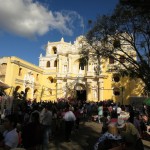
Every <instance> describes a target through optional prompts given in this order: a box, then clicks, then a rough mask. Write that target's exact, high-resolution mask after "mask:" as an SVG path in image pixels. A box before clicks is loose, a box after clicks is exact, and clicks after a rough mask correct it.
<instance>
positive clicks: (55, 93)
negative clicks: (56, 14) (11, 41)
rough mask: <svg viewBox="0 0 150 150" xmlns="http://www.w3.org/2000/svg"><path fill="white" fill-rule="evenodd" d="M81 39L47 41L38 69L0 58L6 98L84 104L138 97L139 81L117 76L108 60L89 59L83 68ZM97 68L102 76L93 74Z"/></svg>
mask: <svg viewBox="0 0 150 150" xmlns="http://www.w3.org/2000/svg"><path fill="white" fill-rule="evenodd" d="M80 40H81V37H78V38H77V39H76V40H75V41H74V43H73V44H72V43H70V42H65V41H64V39H63V38H62V39H61V40H60V41H58V42H48V43H47V45H46V49H45V55H43V54H40V57H39V66H35V65H33V64H31V63H30V62H27V61H25V60H22V59H20V58H17V57H15V56H11V57H2V58H0V80H2V81H3V82H5V83H6V84H8V85H9V86H10V87H9V88H8V89H7V90H6V93H7V94H8V95H12V94H13V93H14V91H15V92H18V93H21V91H23V92H24V93H25V94H26V98H27V99H29V100H34V99H36V100H37V101H38V102H39V101H53V102H54V101H57V100H58V99H68V98H69V99H78V100H86V101H95V102H97V101H102V100H108V99H111V100H114V101H116V102H120V103H124V104H128V103H129V99H130V97H138V96H141V93H142V87H143V86H142V82H141V81H140V80H135V79H132V80H131V79H129V78H127V77H124V78H123V77H119V76H117V74H116V73H115V71H114V68H115V67H117V65H118V64H117V63H115V62H113V61H112V60H111V59H108V60H102V61H103V63H102V64H97V61H94V60H91V61H89V62H88V64H87V65H86V66H84V65H83V64H82V63H81V62H80V61H79V59H80V54H79V52H80V46H81V45H80ZM98 65H100V68H101V73H100V74H98V75H97V74H96V67H97V66H98Z"/></svg>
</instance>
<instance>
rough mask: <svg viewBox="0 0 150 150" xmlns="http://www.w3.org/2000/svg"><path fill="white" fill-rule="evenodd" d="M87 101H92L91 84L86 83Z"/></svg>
mask: <svg viewBox="0 0 150 150" xmlns="http://www.w3.org/2000/svg"><path fill="white" fill-rule="evenodd" d="M86 100H87V101H88V102H89V101H91V82H87V83H86Z"/></svg>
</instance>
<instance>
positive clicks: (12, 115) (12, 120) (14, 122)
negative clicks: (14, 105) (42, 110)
mask: <svg viewBox="0 0 150 150" xmlns="http://www.w3.org/2000/svg"><path fill="white" fill-rule="evenodd" d="M5 119H8V120H9V122H10V123H13V127H14V128H15V127H16V125H17V117H16V116H15V115H14V114H11V115H7V116H5Z"/></svg>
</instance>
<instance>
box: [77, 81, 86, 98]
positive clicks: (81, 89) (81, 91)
mask: <svg viewBox="0 0 150 150" xmlns="http://www.w3.org/2000/svg"><path fill="white" fill-rule="evenodd" d="M75 90H76V99H77V100H79V101H86V88H85V85H84V84H81V83H78V84H76V85H75Z"/></svg>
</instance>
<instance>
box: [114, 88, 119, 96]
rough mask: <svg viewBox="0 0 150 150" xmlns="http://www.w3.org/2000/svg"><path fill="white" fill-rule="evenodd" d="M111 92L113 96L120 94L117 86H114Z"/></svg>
mask: <svg viewBox="0 0 150 150" xmlns="http://www.w3.org/2000/svg"><path fill="white" fill-rule="evenodd" d="M113 93H114V95H115V96H119V95H120V89H119V88H114V90H113Z"/></svg>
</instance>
